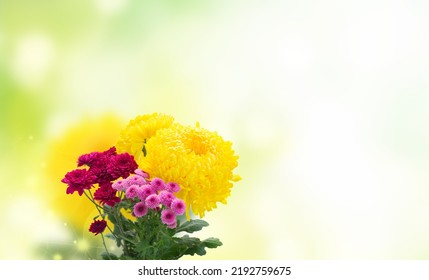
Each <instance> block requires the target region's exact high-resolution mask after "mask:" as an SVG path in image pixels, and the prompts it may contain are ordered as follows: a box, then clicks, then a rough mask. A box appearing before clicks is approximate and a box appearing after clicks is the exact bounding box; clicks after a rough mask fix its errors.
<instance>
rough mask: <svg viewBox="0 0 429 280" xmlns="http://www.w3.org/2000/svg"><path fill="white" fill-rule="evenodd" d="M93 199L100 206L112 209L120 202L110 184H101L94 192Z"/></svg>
mask: <svg viewBox="0 0 429 280" xmlns="http://www.w3.org/2000/svg"><path fill="white" fill-rule="evenodd" d="M94 199H95V200H98V201H100V203H101V204H107V205H109V206H112V207H113V206H114V205H115V204H116V203H118V202H120V201H121V199H120V198H119V197H117V196H116V190H115V189H114V188H112V183H111V182H108V183H103V184H101V185H100V187H99V188H98V189H97V190H96V191H95V192H94Z"/></svg>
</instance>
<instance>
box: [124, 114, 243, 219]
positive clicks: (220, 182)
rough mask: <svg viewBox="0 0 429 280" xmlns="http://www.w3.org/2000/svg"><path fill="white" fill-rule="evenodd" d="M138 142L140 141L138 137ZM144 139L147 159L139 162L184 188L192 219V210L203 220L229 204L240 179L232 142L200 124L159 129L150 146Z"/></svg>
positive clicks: (173, 125) (150, 140)
mask: <svg viewBox="0 0 429 280" xmlns="http://www.w3.org/2000/svg"><path fill="white" fill-rule="evenodd" d="M142 126H144V125H142V124H140V127H142ZM128 131H133V130H131V129H129V130H128ZM140 135H143V133H141V134H140ZM122 136H125V135H123V134H122ZM126 137H129V138H133V137H136V135H127V136H126ZM134 139H136V142H137V138H134ZM145 139H146V138H145ZM143 140H144V139H141V140H140V143H141V146H140V150H142V149H143V145H144V149H145V151H146V156H141V157H139V158H138V159H137V163H138V164H139V166H140V168H141V169H143V170H144V171H146V172H148V173H149V174H150V176H151V177H152V178H154V177H159V178H162V179H163V180H164V181H169V182H176V183H178V184H179V185H180V187H181V190H180V192H179V193H178V194H177V196H178V197H180V198H182V199H183V200H184V201H185V203H186V208H187V210H186V211H187V212H186V215H187V217H188V218H189V215H190V210H192V212H193V213H194V214H197V215H199V216H200V217H203V216H204V214H205V212H206V211H210V210H212V209H214V208H216V207H217V205H216V204H217V202H221V203H224V204H226V199H227V197H228V196H229V195H230V192H231V188H232V186H233V182H234V181H238V180H239V176H237V175H234V174H233V169H234V168H235V167H237V165H238V156H237V155H236V154H235V152H234V150H233V149H232V143H231V142H229V141H225V140H223V138H222V137H221V136H219V135H218V134H217V133H216V132H211V131H208V130H206V129H203V128H200V127H199V125H198V124H197V126H195V127H189V126H183V125H181V124H177V123H174V124H173V123H172V124H170V126H169V127H166V128H162V129H158V130H157V131H156V133H155V134H154V135H151V137H150V139H147V141H146V143H144V141H143ZM120 141H121V140H120ZM122 147H124V146H122ZM121 152H131V151H128V150H121Z"/></svg>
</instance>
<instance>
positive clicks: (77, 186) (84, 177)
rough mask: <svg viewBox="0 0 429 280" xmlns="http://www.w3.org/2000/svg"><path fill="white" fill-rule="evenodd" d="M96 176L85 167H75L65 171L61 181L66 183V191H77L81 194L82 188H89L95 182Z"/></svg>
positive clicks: (68, 192) (69, 192)
mask: <svg viewBox="0 0 429 280" xmlns="http://www.w3.org/2000/svg"><path fill="white" fill-rule="evenodd" d="M96 179H97V177H96V176H95V175H94V174H92V173H91V172H89V171H88V170H86V169H75V170H73V171H70V172H67V174H66V175H65V177H64V178H63V179H62V180H61V182H63V183H65V184H67V185H68V187H67V190H66V193H67V194H72V193H74V192H78V193H79V195H82V194H83V192H84V190H89V189H90V188H91V187H92V185H93V184H94V183H95V182H96Z"/></svg>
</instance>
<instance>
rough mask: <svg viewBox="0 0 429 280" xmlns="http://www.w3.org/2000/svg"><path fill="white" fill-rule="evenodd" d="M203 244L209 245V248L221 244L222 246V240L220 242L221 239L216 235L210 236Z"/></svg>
mask: <svg viewBox="0 0 429 280" xmlns="http://www.w3.org/2000/svg"><path fill="white" fill-rule="evenodd" d="M203 244H204V245H205V246H206V247H207V248H217V247H219V246H222V245H223V244H222V242H220V240H219V239H218V238H214V237H210V238H207V239H205V240H204V241H203Z"/></svg>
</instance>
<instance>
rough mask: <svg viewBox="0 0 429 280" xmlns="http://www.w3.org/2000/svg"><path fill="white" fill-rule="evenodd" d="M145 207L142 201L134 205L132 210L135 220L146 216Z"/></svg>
mask: <svg viewBox="0 0 429 280" xmlns="http://www.w3.org/2000/svg"><path fill="white" fill-rule="evenodd" d="M147 210H148V209H147V206H146V204H145V203H144V202H143V201H140V202H137V203H136V205H134V208H133V214H134V216H136V217H137V218H140V217H143V216H144V215H146V214H147Z"/></svg>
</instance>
